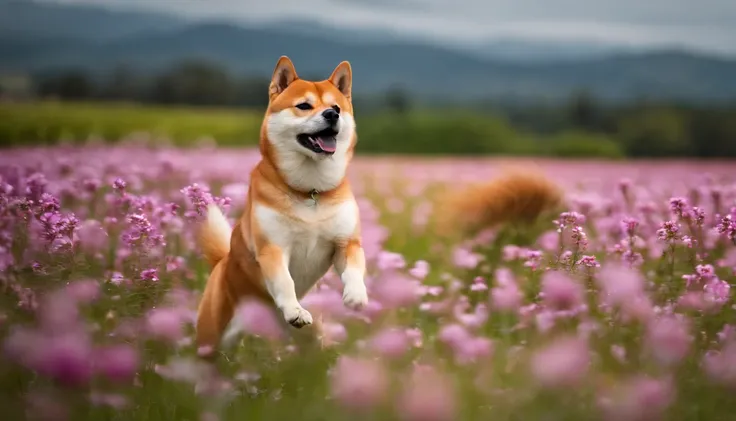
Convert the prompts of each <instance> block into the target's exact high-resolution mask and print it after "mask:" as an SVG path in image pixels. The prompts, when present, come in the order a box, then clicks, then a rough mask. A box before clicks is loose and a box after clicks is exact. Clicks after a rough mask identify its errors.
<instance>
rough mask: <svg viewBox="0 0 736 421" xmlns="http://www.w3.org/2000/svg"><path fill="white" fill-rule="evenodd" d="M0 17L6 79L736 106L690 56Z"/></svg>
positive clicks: (730, 87) (713, 73)
mask: <svg viewBox="0 0 736 421" xmlns="http://www.w3.org/2000/svg"><path fill="white" fill-rule="evenodd" d="M0 10H2V11H1V12H0V73H2V72H37V71H42V70H46V71H48V70H53V69H57V70H58V69H67V68H83V69H88V70H90V71H93V72H104V71H107V70H109V69H111V68H113V67H114V66H116V65H118V64H128V65H130V66H133V67H135V68H137V69H138V70H140V71H151V72H153V71H157V70H161V69H163V68H166V66H170V65H172V64H174V63H176V62H178V61H182V60H186V59H191V58H199V59H206V60H212V61H214V62H217V63H219V64H220V65H222V66H225V67H226V68H227V69H228V70H229V71H231V72H233V73H235V74H240V75H245V74H250V75H263V76H268V75H270V73H271V71H272V70H273V66H274V64H275V63H276V60H277V59H278V57H279V56H280V55H283V54H286V55H289V56H290V57H291V58H292V59H293V60H294V62H295V64H296V66H297V71H298V72H299V73H300V74H301V75H304V76H306V75H309V76H318V77H326V76H327V75H328V74H329V72H330V71H331V70H332V69H333V68H334V66H336V65H337V63H339V62H340V61H341V60H350V61H351V63H352V65H353V68H354V73H355V91H356V94H358V93H376V92H380V91H381V90H385V89H387V88H389V87H391V86H401V87H402V88H403V89H405V90H407V91H409V92H412V93H413V94H415V95H422V96H424V97H425V98H438V99H440V100H441V99H442V98H448V97H453V98H478V99H480V98H499V97H504V98H515V99H528V98H534V99H548V100H556V99H561V98H566V97H567V96H568V95H569V94H570V93H571V92H573V91H575V90H581V89H586V90H588V91H589V92H591V93H592V94H594V95H596V96H598V97H600V98H602V99H607V100H629V99H632V98H640V97H646V98H651V99H674V100H681V101H689V102H702V101H706V102H708V101H727V100H734V99H736V59H734V58H723V57H714V56H708V55H705V54H700V53H696V52H692V51H685V50H661V51H628V50H625V49H623V48H619V47H616V46H603V45H597V44H590V43H584V42H581V43H552V42H550V43H535V42H529V41H521V40H513V39H508V40H501V41H494V42H489V43H482V42H481V43H478V44H476V45H472V46H458V45H452V44H443V45H439V44H436V43H435V44H433V43H431V42H430V41H426V40H421V39H419V38H410V37H408V36H406V35H403V34H401V33H398V32H397V33H391V32H387V31H378V30H375V31H374V30H357V31H356V30H346V29H340V28H335V27H329V26H326V25H323V24H318V23H315V22H309V21H294V20H292V21H282V22H276V23H268V24H262V25H260V26H255V25H247V26H246V25H244V24H240V23H234V22H202V21H187V20H184V19H182V18H179V17H173V16H167V15H158V14H152V13H143V12H131V11H118V10H110V9H104V8H99V7H92V6H81V5H60V4H49V3H36V2H32V1H18V0H0Z"/></svg>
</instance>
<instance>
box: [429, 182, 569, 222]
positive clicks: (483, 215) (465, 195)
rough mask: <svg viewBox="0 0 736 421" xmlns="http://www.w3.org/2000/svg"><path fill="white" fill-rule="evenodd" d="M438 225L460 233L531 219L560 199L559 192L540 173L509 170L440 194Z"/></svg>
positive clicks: (550, 207)
mask: <svg viewBox="0 0 736 421" xmlns="http://www.w3.org/2000/svg"><path fill="white" fill-rule="evenodd" d="M441 201H442V202H441V203H440V206H439V208H440V214H439V225H440V226H439V228H440V232H442V233H445V234H451V233H454V234H456V235H462V234H465V233H467V232H469V231H476V230H479V229H484V228H491V227H494V226H497V225H500V224H504V223H509V222H522V223H524V222H526V223H528V222H532V221H534V220H535V219H536V218H537V217H538V216H539V215H540V214H542V213H543V212H545V211H547V210H550V209H552V208H554V207H555V206H557V205H558V204H560V202H561V201H562V192H561V191H560V189H559V188H558V187H557V186H556V185H554V184H553V183H552V182H550V181H549V180H548V179H547V178H545V177H544V176H542V175H540V174H537V173H534V172H529V171H524V172H521V171H518V170H515V171H510V172H507V173H505V174H503V175H501V176H499V177H497V178H495V179H492V180H490V181H488V182H485V183H478V184H474V185H470V186H469V187H467V188H464V189H461V190H460V191H457V192H451V193H449V194H447V195H445V196H441Z"/></svg>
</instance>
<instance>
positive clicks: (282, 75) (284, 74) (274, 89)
mask: <svg viewBox="0 0 736 421" xmlns="http://www.w3.org/2000/svg"><path fill="white" fill-rule="evenodd" d="M298 78H299V76H297V74H296V69H295V68H294V63H292V62H291V60H290V59H289V57H286V56H281V58H279V61H278V62H277V63H276V68H275V69H274V70H273V76H272V77H271V85H270V86H269V89H268V90H269V97H274V96H276V95H278V94H280V93H281V92H284V89H286V87H287V86H289V85H291V83H292V82H293V81H295V80H297V79H298Z"/></svg>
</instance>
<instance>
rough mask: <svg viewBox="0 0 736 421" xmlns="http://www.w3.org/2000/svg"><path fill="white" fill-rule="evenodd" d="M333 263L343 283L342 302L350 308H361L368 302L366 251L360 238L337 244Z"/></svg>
mask: <svg viewBox="0 0 736 421" xmlns="http://www.w3.org/2000/svg"><path fill="white" fill-rule="evenodd" d="M335 248H336V250H335V257H334V260H333V265H334V266H335V270H336V271H337V273H338V275H340V279H341V280H342V283H343V292H342V302H343V303H344V304H345V305H346V306H347V307H349V308H352V309H360V308H363V307H365V305H366V304H368V292H367V291H366V288H365V282H364V277H365V253H364V252H363V247H362V246H361V244H360V239H359V238H352V239H349V240H347V241H339V242H338V243H337V244H336V247H335Z"/></svg>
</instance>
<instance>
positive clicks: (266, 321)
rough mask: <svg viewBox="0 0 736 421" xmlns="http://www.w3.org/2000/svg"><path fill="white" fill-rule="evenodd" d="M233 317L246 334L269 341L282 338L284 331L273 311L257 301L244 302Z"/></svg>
mask: <svg viewBox="0 0 736 421" xmlns="http://www.w3.org/2000/svg"><path fill="white" fill-rule="evenodd" d="M235 315H236V316H235V317H236V318H237V321H238V322H239V324H240V328H241V329H242V330H243V332H245V333H247V334H251V335H256V336H261V337H263V338H266V339H269V340H279V339H282V338H283V335H284V331H283V329H282V328H281V324H280V323H279V321H278V319H277V318H276V317H277V316H276V315H275V314H274V311H273V310H272V309H271V308H270V307H268V306H267V305H266V304H264V303H262V302H261V301H259V300H255V299H250V300H246V301H244V302H243V303H241V304H240V305H239V306H238V308H237V309H236V310H235Z"/></svg>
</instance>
